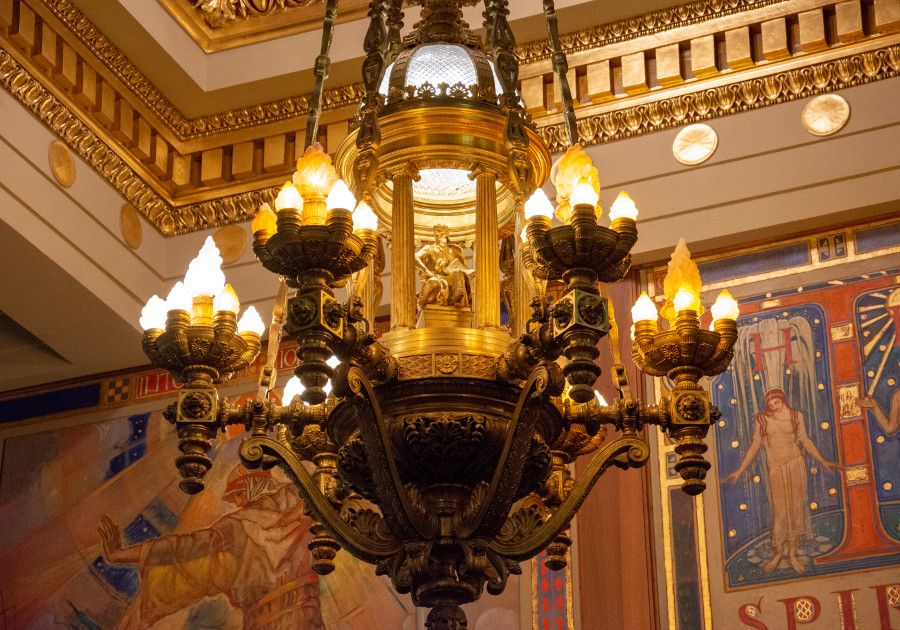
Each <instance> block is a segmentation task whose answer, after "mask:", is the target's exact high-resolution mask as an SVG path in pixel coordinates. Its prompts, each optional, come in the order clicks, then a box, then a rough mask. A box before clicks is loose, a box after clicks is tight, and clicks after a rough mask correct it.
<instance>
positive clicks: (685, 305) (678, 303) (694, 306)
mask: <svg viewBox="0 0 900 630" xmlns="http://www.w3.org/2000/svg"><path fill="white" fill-rule="evenodd" d="M699 302H700V298H699V296H698V295H697V294H696V293H694V292H693V291H691V290H690V289H689V288H687V287H681V288H680V289H678V292H677V293H675V297H674V298H673V299H672V304H674V305H675V312H676V313H680V312H681V311H696V310H698V309H699V306H700V304H699Z"/></svg>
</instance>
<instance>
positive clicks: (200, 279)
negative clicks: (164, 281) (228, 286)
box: [184, 236, 225, 297]
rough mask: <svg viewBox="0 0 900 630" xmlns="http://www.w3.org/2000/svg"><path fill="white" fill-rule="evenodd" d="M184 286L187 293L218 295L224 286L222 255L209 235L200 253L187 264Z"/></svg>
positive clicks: (193, 294)
mask: <svg viewBox="0 0 900 630" xmlns="http://www.w3.org/2000/svg"><path fill="white" fill-rule="evenodd" d="M184 287H185V288H186V289H187V291H188V294H189V295H191V296H192V297H193V296H196V295H208V296H210V297H212V296H214V295H218V294H219V292H220V291H221V290H222V289H223V288H224V287H225V274H224V273H223V272H222V256H220V255H219V248H218V247H216V242H215V241H214V240H213V238H212V237H211V236H207V237H206V241H205V242H204V243H203V247H201V248H200V253H199V254H197V257H196V258H194V260H192V261H191V263H190V264H189V265H188V271H187V274H185V276H184Z"/></svg>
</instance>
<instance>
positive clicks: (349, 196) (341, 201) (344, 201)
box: [325, 179, 356, 210]
mask: <svg viewBox="0 0 900 630" xmlns="http://www.w3.org/2000/svg"><path fill="white" fill-rule="evenodd" d="M325 207H326V208H328V209H329V210H335V209H339V210H352V209H353V208H355V207H356V197H354V196H353V193H352V192H350V188H349V187H348V186H347V184H346V183H345V182H344V180H343V179H339V180H337V181H336V182H335V183H334V186H332V187H331V192H329V193H328V197H327V198H326V199H325Z"/></svg>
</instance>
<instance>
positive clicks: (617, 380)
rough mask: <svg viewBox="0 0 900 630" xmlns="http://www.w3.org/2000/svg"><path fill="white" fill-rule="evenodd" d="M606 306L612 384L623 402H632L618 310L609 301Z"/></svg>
mask: <svg viewBox="0 0 900 630" xmlns="http://www.w3.org/2000/svg"><path fill="white" fill-rule="evenodd" d="M606 306H607V309H608V312H609V333H608V335H609V345H610V349H611V350H612V355H613V368H612V382H613V386H614V387H615V388H616V389H617V390H618V392H619V396H620V397H621V398H622V399H623V400H626V401H627V400H632V399H633V396H632V393H631V385H629V384H628V373H627V372H626V371H625V364H624V363H623V362H622V353H621V351H620V350H619V325H618V324H617V323H616V310H615V308H614V307H613V301H612V300H611V299H610V300H607V302H606Z"/></svg>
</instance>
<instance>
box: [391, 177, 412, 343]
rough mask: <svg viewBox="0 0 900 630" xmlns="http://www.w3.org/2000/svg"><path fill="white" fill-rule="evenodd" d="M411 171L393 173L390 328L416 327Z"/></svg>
mask: <svg viewBox="0 0 900 630" xmlns="http://www.w3.org/2000/svg"><path fill="white" fill-rule="evenodd" d="M415 177H416V173H415V171H414V170H404V171H400V172H399V173H397V174H395V175H394V178H393V180H394V195H393V199H392V204H393V205H392V206H391V233H392V248H391V250H392V251H391V330H396V329H404V328H415V326H416V267H415V264H414V256H415V247H416V242H415V231H414V227H413V218H414V217H413V212H414V209H413V188H412V186H413V179H414V178H415Z"/></svg>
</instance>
